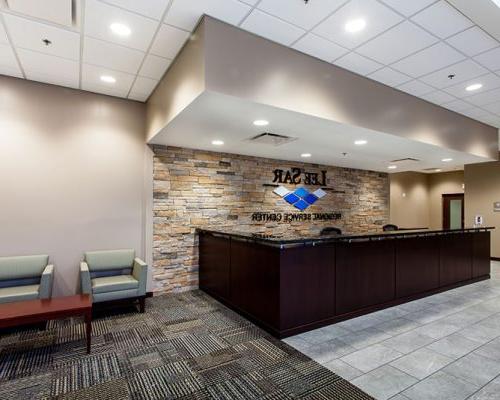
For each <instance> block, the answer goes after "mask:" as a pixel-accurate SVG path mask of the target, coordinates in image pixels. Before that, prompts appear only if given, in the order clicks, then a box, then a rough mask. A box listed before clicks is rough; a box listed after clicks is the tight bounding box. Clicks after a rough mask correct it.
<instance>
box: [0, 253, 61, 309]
mask: <svg viewBox="0 0 500 400" xmlns="http://www.w3.org/2000/svg"><path fill="white" fill-rule="evenodd" d="M53 280H54V266H53V265H49V256H47V255H36V256H19V257H0V303H10V302H13V301H23V300H33V299H49V298H50V297H51V296H52V283H53Z"/></svg>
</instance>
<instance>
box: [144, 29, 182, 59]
mask: <svg viewBox="0 0 500 400" xmlns="http://www.w3.org/2000/svg"><path fill="white" fill-rule="evenodd" d="M188 38H189V33H188V32H185V31H183V30H181V29H177V28H174V27H173V26H170V25H165V24H162V26H161V28H160V30H159V31H158V34H157V35H156V38H155V40H154V42H153V45H152V46H151V50H150V52H151V53H152V54H156V55H157V56H161V57H165V58H170V59H174V58H175V56H176V55H177V53H178V52H179V50H180V49H181V48H182V46H183V45H184V43H185V42H186V40H187V39H188Z"/></svg>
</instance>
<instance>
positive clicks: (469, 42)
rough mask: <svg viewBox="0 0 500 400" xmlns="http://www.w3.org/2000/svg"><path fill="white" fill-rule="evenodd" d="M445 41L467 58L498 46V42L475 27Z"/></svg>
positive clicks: (499, 44)
mask: <svg viewBox="0 0 500 400" xmlns="http://www.w3.org/2000/svg"><path fill="white" fill-rule="evenodd" d="M446 41H447V42H448V43H449V44H451V45H452V46H453V47H455V48H456V49H458V50H460V51H461V52H462V53H465V54H467V55H468V56H469V57H472V56H475V55H476V54H479V53H482V52H484V51H487V50H491V49H493V48H495V47H497V46H500V43H499V42H498V41H496V40H495V39H493V38H492V37H491V36H490V35H488V34H487V33H486V32H484V31H483V30H482V29H481V28H479V27H477V26H473V27H472V28H470V29H467V30H466V31H464V32H460V33H458V34H456V35H455V36H452V37H451V38H449V39H447V40H446Z"/></svg>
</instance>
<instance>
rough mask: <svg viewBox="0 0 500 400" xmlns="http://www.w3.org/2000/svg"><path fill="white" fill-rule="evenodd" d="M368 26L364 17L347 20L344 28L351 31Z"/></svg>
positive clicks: (357, 30) (360, 29) (354, 31)
mask: <svg viewBox="0 0 500 400" xmlns="http://www.w3.org/2000/svg"><path fill="white" fill-rule="evenodd" d="M365 27H366V21H365V20H364V19H363V18H357V19H351V20H350V21H347V23H346V24H345V26H344V28H345V30H346V31H347V32H349V33H356V32H359V31H362V30H363V29H365Z"/></svg>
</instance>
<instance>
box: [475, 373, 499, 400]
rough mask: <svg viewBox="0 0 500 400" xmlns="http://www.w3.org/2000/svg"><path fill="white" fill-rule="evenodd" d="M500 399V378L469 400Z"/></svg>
mask: <svg viewBox="0 0 500 400" xmlns="http://www.w3.org/2000/svg"><path fill="white" fill-rule="evenodd" d="M499 399H500V377H498V378H496V379H494V380H493V381H491V382H490V383H488V384H487V385H486V386H484V387H483V388H482V389H481V390H479V391H478V392H476V393H474V395H472V396H471V397H469V400H499Z"/></svg>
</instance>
